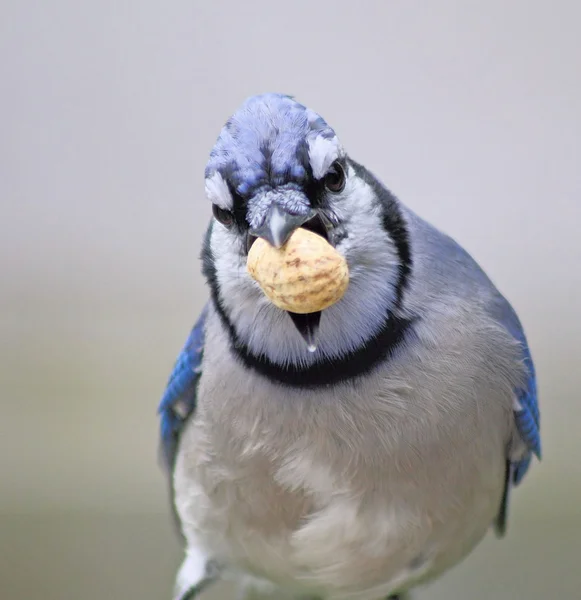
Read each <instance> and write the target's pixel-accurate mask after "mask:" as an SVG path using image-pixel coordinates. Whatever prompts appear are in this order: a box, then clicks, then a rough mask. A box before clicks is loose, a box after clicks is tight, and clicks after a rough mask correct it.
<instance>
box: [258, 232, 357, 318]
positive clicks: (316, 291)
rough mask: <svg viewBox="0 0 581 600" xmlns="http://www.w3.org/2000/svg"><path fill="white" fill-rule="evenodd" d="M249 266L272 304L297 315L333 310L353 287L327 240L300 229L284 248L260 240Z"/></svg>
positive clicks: (345, 266) (339, 256) (344, 263)
mask: <svg viewBox="0 0 581 600" xmlns="http://www.w3.org/2000/svg"><path fill="white" fill-rule="evenodd" d="M246 264H247V268H248V272H249V273H250V275H251V276H252V277H253V279H255V280H256V281H257V282H258V284H259V285H260V287H261V289H262V291H263V292H264V293H265V295H266V296H267V297H268V298H269V299H270V300H271V301H272V303H273V304H275V305H276V306H278V307H279V308H282V309H283V310H288V311H290V312H295V313H302V314H306V313H312V312H317V311H320V310H324V309H325V308H328V307H329V306H332V305H333V304H335V302H338V301H339V300H340V299H341V298H342V297H343V295H344V294H345V291H346V290H347V286H348V284H349V269H348V266H347V261H346V260H345V258H344V257H343V256H342V255H341V254H339V253H338V252H337V250H335V248H333V246H331V244H329V242H327V240H325V239H324V238H323V237H321V236H320V235H317V234H316V233H313V232H312V231H308V230H307V229H303V228H298V229H297V230H296V231H295V232H294V233H293V234H292V236H291V237H290V239H289V240H288V241H287V243H286V244H285V245H284V246H282V247H281V248H274V247H273V246H271V245H270V244H269V243H268V242H267V241H266V240H263V239H262V238H258V239H257V240H256V241H255V242H254V244H253V245H252V247H251V248H250V251H249V253H248V260H247V263H246Z"/></svg>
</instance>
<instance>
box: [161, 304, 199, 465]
mask: <svg viewBox="0 0 581 600" xmlns="http://www.w3.org/2000/svg"><path fill="white" fill-rule="evenodd" d="M206 313H207V306H206V307H204V309H203V310H202V314H201V315H200V317H199V319H198V321H197V322H196V324H195V325H194V327H193V328H192V331H191V332H190V335H189V337H188V339H187V341H186V343H185V345H184V347H183V349H182V351H181V352H180V354H179V356H178V358H177V360H176V362H175V365H174V368H173V371H172V373H171V375H170V377H169V380H168V382H167V386H166V389H165V392H164V394H163V397H162V399H161V402H160V403H159V407H158V409H157V412H158V414H159V415H160V418H161V419H160V437H161V448H162V451H163V457H164V460H165V464H166V466H167V467H168V469H171V468H172V467H173V463H174V459H175V454H176V450H177V444H178V441H179V436H180V433H181V430H182V427H183V425H184V423H185V422H186V421H187V419H188V418H189V417H190V415H191V414H192V413H193V412H194V410H195V408H196V396H197V388H198V381H199V379H200V375H201V370H202V357H203V351H204V325H205V320H206Z"/></svg>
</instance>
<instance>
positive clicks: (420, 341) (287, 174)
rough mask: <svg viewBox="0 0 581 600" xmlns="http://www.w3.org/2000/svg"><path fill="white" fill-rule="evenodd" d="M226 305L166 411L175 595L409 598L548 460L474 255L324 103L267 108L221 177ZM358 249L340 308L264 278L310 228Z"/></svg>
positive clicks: (219, 281) (212, 272)
mask: <svg viewBox="0 0 581 600" xmlns="http://www.w3.org/2000/svg"><path fill="white" fill-rule="evenodd" d="M205 191H206V196H207V197H208V199H209V200H210V202H211V203H212V210H213V218H212V219H211V222H210V224H209V227H208V229H207V233H206V235H205V239H204V242H203V250H202V264H203V268H202V270H203V274H204V276H205V278H206V280H207V283H208V286H209V290H210V298H209V301H208V302H207V305H206V306H205V308H204V309H203V311H202V314H201V316H200V318H199V319H198V321H197V323H196V324H195V326H194V327H193V329H192V331H191V333H190V336H189V338H188V340H187V342H186V344H185V346H184V348H183V350H182V351H181V354H180V355H179V357H178V359H177V362H176V364H175V367H174V370H173V373H172V375H171V377H170V379H169V382H168V385H167V389H166V391H165V394H164V396H163V398H162V401H161V404H160V407H159V413H160V420H161V448H162V450H163V457H164V461H165V465H166V466H167V470H168V473H169V479H170V488H171V496H172V504H173V507H174V510H175V514H176V516H177V521H178V523H179V526H180V529H181V533H182V534H183V537H184V540H185V546H186V555H185V560H184V562H183V564H182V566H181V568H180V570H179V573H178V576H177V580H176V586H175V592H174V596H173V597H174V599H175V600H186V599H191V598H194V597H195V596H197V595H198V593H199V592H200V591H201V590H202V589H204V588H205V586H206V585H207V584H209V583H211V582H212V581H214V580H215V579H217V578H231V579H234V580H237V581H239V582H240V583H241V589H242V590H243V594H248V595H249V596H250V595H252V594H254V595H253V596H252V597H271V598H281V599H282V598H317V599H324V600H339V599H350V600H378V599H385V598H391V599H395V598H401V597H402V596H403V595H404V594H406V593H407V591H408V590H409V589H410V588H412V587H413V586H415V585H417V584H420V583H423V582H426V581H428V580H431V579H433V578H435V577H437V576H438V575H440V574H441V573H443V572H444V571H446V570H447V569H449V568H450V567H452V566H453V565H455V564H456V563H458V562H459V561H460V560H461V559H463V558H464V557H465V556H466V555H467V554H468V553H469V552H470V551H471V550H472V549H473V548H474V547H475V546H476V544H477V543H478V542H479V541H480V540H481V539H482V538H483V537H484V535H485V533H486V532H487V530H488V529H489V527H491V526H493V527H494V528H495V529H496V531H497V533H498V534H499V535H500V534H502V533H503V532H504V531H505V526H506V520H507V504H508V500H509V492H510V489H511V488H512V487H513V486H515V485H517V484H518V483H519V482H520V481H521V480H522V478H523V477H524V475H525V473H526V472H527V469H528V468H529V463H530V462H531V458H532V455H536V456H537V457H539V458H540V454H541V443H540V436H539V411H538V406H537V390H536V382H535V370H534V366H533V362H532V358H531V354H530V351H529V349H528V345H527V341H526V338H525V334H524V332H523V329H522V327H521V324H520V322H519V319H518V317H517V316H516V314H515V312H514V310H513V308H512V307H511V306H510V304H509V303H508V302H507V300H505V298H504V297H503V296H502V295H501V294H500V293H499V292H498V291H497V289H496V288H495V287H494V285H493V284H492V282H491V281H490V280H489V279H488V277H487V276H486V275H485V274H484V272H483V271H482V270H481V269H480V267H479V266H478V265H477V264H476V262H475V261H474V260H473V259H472V258H471V257H470V255H469V254H468V253H467V252H466V251H465V250H463V249H462V248H461V247H460V246H459V245H458V244H457V243H456V242H455V241H453V240H452V239H451V238H450V237H448V236H447V235H445V234H444V233H441V232H440V231H438V230H437V229H435V228H434V227H432V226H431V225H429V224H428V223H426V222H425V221H424V220H422V219H421V218H420V217H418V216H417V215H416V214H414V213H413V212H412V211H411V210H410V209H409V208H407V207H406V206H404V205H403V204H401V203H400V202H399V200H398V199H397V198H396V197H394V196H393V195H392V194H391V193H390V191H388V189H386V187H385V186H384V185H383V184H382V183H381V182H380V181H379V180H378V179H377V178H376V177H375V176H374V175H373V174H372V173H371V172H370V171H368V170H367V169H366V168H365V167H363V166H362V165H360V164H358V163H357V162H355V160H353V159H352V158H351V157H350V156H348V155H347V154H346V152H345V150H344V149H343V146H342V145H341V143H340V142H339V139H338V138H337V136H336V134H335V131H334V130H333V129H332V128H331V127H330V126H329V125H328V124H327V123H326V121H325V120H324V119H323V118H322V117H320V116H319V115H318V114H316V113H315V112H314V111H312V110H310V109H309V108H307V107H305V106H303V105H302V104H300V103H298V102H297V101H296V100H295V99H294V98H292V97H290V96H286V95H282V94H264V95H259V96H255V97H251V98H249V99H248V100H246V101H245V102H244V103H243V104H242V106H241V107H240V108H239V109H238V110H237V111H236V112H235V113H234V115H233V116H232V117H231V118H230V119H229V120H228V121H227V123H226V125H225V126H224V128H223V129H222V131H221V133H220V135H219V137H218V140H217V142H216V145H215V146H214V148H213V150H212V152H211V154H210V159H209V162H208V164H207V167H206V171H205ZM298 227H304V228H306V229H309V230H310V231H312V232H314V233H316V234H318V235H320V236H323V237H324V238H325V239H326V240H327V241H328V242H329V243H330V244H332V245H333V246H334V247H335V249H336V250H337V251H338V252H339V253H340V254H341V255H343V256H344V257H345V259H346V261H347V264H348V266H349V273H350V281H349V286H348V288H347V291H346V293H345V295H344V296H343V298H342V299H341V300H340V301H339V302H337V303H336V304H334V305H333V306H331V307H329V308H327V309H325V310H323V311H322V312H317V313H311V314H307V315H298V314H294V313H289V312H286V311H284V310H282V309H280V308H277V307H276V306H275V305H274V304H272V303H271V301H270V300H269V299H268V298H267V297H266V296H265V295H264V294H263V292H262V291H261V289H260V287H259V286H258V284H257V283H256V282H255V281H254V280H253V279H252V278H251V277H250V275H249V274H248V272H247V269H246V259H247V254H248V250H249V248H250V247H251V245H252V244H253V242H254V241H255V240H256V239H257V238H259V237H262V238H263V239H265V240H266V241H268V242H269V243H270V244H271V245H273V246H275V247H281V246H282V245H283V244H285V242H286V241H287V240H288V239H289V237H290V236H291V235H292V233H293V232H294V231H295V230H296V229H297V228H298Z"/></svg>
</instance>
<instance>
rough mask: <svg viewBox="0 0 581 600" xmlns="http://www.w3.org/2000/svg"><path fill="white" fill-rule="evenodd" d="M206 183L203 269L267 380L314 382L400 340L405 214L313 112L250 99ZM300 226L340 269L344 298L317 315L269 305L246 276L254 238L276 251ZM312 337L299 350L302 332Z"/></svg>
mask: <svg viewBox="0 0 581 600" xmlns="http://www.w3.org/2000/svg"><path fill="white" fill-rule="evenodd" d="M205 182H206V195H207V197H208V198H209V200H210V201H211V202H212V210H213V219H212V221H211V223H210V227H209V228H208V232H207V235H206V240H205V244H204V251H203V263H204V274H205V275H206V278H207V279H208V282H209V284H210V287H211V291H212V297H213V301H214V304H215V306H216V308H217V311H218V313H219V315H220V317H221V319H222V322H223V324H224V326H225V327H226V330H227V332H228V334H229V336H230V338H231V346H232V348H233V350H234V351H235V352H236V353H238V355H239V357H240V358H242V360H244V361H245V362H246V363H247V364H248V365H250V366H253V367H255V368H257V369H258V370H261V371H262V372H264V373H265V374H267V375H270V376H272V377H274V378H275V379H280V380H285V381H286V380H287V379H292V377H294V376H295V375H298V376H299V377H301V378H302V380H303V381H305V382H307V383H308V382H309V381H311V380H312V381H311V383H313V384H316V383H319V382H320V383H324V382H325V381H327V380H330V379H341V378H342V377H340V376H339V375H340V374H339V373H338V370H337V369H338V367H340V365H341V364H343V363H344V364H343V366H344V369H343V371H344V372H345V373H347V371H348V365H354V364H356V363H357V362H358V361H363V362H365V361H367V362H368V363H370V364H371V363H373V356H371V354H373V355H374V354H375V353H376V352H375V350H376V349H377V348H378V347H379V345H380V344H381V343H385V342H386V341H391V342H394V343H395V342H396V341H397V339H399V337H400V333H401V331H400V330H402V328H403V325H402V323H403V322H404V320H403V319H400V318H399V316H398V311H399V309H400V304H401V298H402V294H403V291H404V288H405V286H406V281H407V278H408V275H409V272H410V268H411V259H410V250H409V242H408V237H407V232H406V225H405V221H404V218H403V216H402V214H401V211H400V210H399V206H398V203H397V201H396V199H395V198H394V197H393V196H392V195H391V194H390V193H389V192H388V191H387V190H386V189H385V188H384V187H383V186H382V185H381V184H380V183H379V182H378V181H377V180H376V179H375V178H374V177H373V176H372V175H371V174H370V173H369V172H368V171H367V170H366V169H364V168H363V167H362V166H360V165H358V164H357V163H355V162H354V161H353V160H352V159H350V158H349V157H348V156H347V154H346V153H345V151H344V149H343V147H342V145H341V143H340V142H339V139H338V138H337V135H336V134H335V131H334V130H333V129H332V128H331V127H330V126H329V125H328V124H327V123H326V122H325V120H324V119H323V118H322V117H320V116H319V115H318V114H316V113H315V112H313V111H312V110H310V109H308V108H306V107H305V106H303V105H302V104H299V103H298V102H297V101H295V100H294V99H293V98H291V97H289V96H285V95H282V94H264V95H260V96H254V97H251V98H249V99H248V100H246V101H245V102H244V103H243V104H242V106H241V107H240V108H239V109H238V110H237V111H236V112H235V113H234V115H233V116H232V117H231V118H230V119H229V120H228V121H227V123H226V125H225V126H224V128H223V129H222V131H221V133H220V136H219V138H218V140H217V142H216V145H215V146H214V148H213V150H212V152H211V154H210V160H209V162H208V165H207V167H206V173H205ZM298 227H304V228H306V229H309V230H311V231H313V232H315V233H317V234H318V235H321V236H323V237H324V238H325V239H326V240H327V241H328V242H329V243H330V244H332V245H333V246H334V247H335V248H336V250H337V251H338V252H339V253H340V254H342V255H343V256H344V257H345V259H346V260H347V264H348V265H349V273H350V283H349V287H348V289H347V291H346V293H345V295H344V296H343V298H342V299H341V300H340V301H339V302H337V303H336V304H334V305H333V306H331V307H329V308H327V309H325V310H324V311H323V313H322V314H321V313H313V314H311V315H295V314H291V313H287V312H285V311H283V310H281V309H280V308H277V307H276V306H275V305H273V304H272V303H271V302H270V300H269V299H268V298H267V297H266V296H265V295H264V294H263V292H262V290H261V289H260V287H259V286H258V284H257V283H256V282H255V281H254V280H253V279H252V278H251V277H250V275H249V274H248V272H247V268H246V260H247V255H248V250H249V248H250V247H251V245H252V244H253V243H254V241H255V240H256V239H257V238H258V237H261V238H264V239H265V240H266V241H267V242H269V243H270V244H271V245H273V246H275V247H280V246H282V245H283V244H284V243H285V242H286V241H287V240H288V239H289V237H290V236H291V235H292V233H293V232H294V231H295V230H296V229H297V228H298ZM315 334H316V351H314V352H309V350H308V347H307V344H306V343H305V338H310V339H311V340H312V339H313V335H315ZM384 338H385V339H384ZM396 338H397V339H396ZM311 350H312V348H311ZM370 353H371V354H370ZM329 369H331V371H333V372H335V375H333V376H331V375H329V373H330V371H329ZM339 370H341V369H339ZM346 376H347V375H346Z"/></svg>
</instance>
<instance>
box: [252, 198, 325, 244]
mask: <svg viewBox="0 0 581 600" xmlns="http://www.w3.org/2000/svg"><path fill="white" fill-rule="evenodd" d="M314 214H315V211H313V210H311V211H309V212H308V213H307V214H305V215H292V214H290V213H288V212H286V211H284V210H283V209H282V208H281V207H280V206H278V205H277V204H273V205H272V206H271V207H270V209H269V211H268V214H267V215H266V219H265V220H264V223H263V224H262V225H261V226H260V227H258V228H256V229H251V230H250V233H251V235H253V236H255V237H261V238H263V239H265V240H266V241H267V242H268V243H269V244H270V245H271V246H274V247H275V248H280V247H281V246H283V245H284V244H285V243H286V242H287V241H288V239H289V238H290V236H291V235H292V234H293V232H294V231H295V230H296V229H298V228H299V227H300V226H301V225H302V224H303V223H306V222H307V221H308V220H309V219H311V218H312V217H313V216H314Z"/></svg>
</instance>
